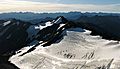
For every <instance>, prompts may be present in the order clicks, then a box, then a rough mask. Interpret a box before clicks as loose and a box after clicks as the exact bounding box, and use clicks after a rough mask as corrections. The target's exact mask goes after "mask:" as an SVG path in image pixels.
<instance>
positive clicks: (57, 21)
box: [54, 17, 62, 24]
mask: <svg viewBox="0 0 120 69" xmlns="http://www.w3.org/2000/svg"><path fill="white" fill-rule="evenodd" d="M60 22H62V18H61V17H59V18H58V19H57V20H56V21H55V22H54V23H56V24H59V23H60Z"/></svg>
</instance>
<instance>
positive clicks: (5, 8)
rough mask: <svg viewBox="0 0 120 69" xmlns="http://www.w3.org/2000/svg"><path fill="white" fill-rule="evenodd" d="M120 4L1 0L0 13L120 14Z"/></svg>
mask: <svg viewBox="0 0 120 69" xmlns="http://www.w3.org/2000/svg"><path fill="white" fill-rule="evenodd" d="M119 6H120V4H109V5H93V4H58V3H40V2H31V1H17V0H4V1H3V0H0V12H14V11H29V12H30V11H33V12H63V11H94V12H120V7H119Z"/></svg>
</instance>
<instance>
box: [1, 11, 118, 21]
mask: <svg viewBox="0 0 120 69" xmlns="http://www.w3.org/2000/svg"><path fill="white" fill-rule="evenodd" d="M95 15H98V16H106V15H110V16H120V13H101V12H100V13H89V12H86V13H81V12H68V13H67V12H66V13H62V12H61V13H32V12H11V13H1V14H0V20H1V19H9V18H15V19H19V20H23V21H32V22H33V21H34V20H37V21H38V20H39V21H42V20H43V19H46V18H56V17H57V16H64V17H65V18H66V19H68V20H76V19H78V18H80V17H81V16H89V17H90V16H95Z"/></svg>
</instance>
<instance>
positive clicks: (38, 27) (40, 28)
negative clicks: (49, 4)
mask: <svg viewBox="0 0 120 69" xmlns="http://www.w3.org/2000/svg"><path fill="white" fill-rule="evenodd" d="M51 25H53V24H52V23H51V22H46V23H45V26H42V25H39V26H35V29H39V30H42V29H43V28H46V27H48V26H51Z"/></svg>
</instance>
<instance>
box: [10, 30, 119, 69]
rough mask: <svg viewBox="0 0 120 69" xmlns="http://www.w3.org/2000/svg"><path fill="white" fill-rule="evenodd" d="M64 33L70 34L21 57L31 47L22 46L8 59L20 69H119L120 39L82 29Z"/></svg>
mask: <svg viewBox="0 0 120 69" xmlns="http://www.w3.org/2000/svg"><path fill="white" fill-rule="evenodd" d="M76 29H77V30H76ZM84 31H85V32H84ZM65 32H66V33H67V35H66V36H64V38H63V40H62V41H60V42H59V43H55V44H52V45H51V46H49V47H41V45H39V46H37V47H36V49H35V50H34V51H32V52H30V53H27V54H25V55H23V56H19V55H21V54H22V53H24V52H26V51H27V50H28V49H30V48H31V46H30V47H25V48H22V49H21V50H20V51H21V52H20V53H18V54H16V55H14V56H12V57H11V58H10V59H9V61H11V62H12V63H14V64H15V65H16V66H18V67H19V68H20V69H119V68H120V59H119V58H120V54H119V52H120V50H119V47H120V44H119V42H117V41H112V40H111V41H110V40H105V39H102V38H101V37H100V36H91V35H90V33H91V32H90V31H88V30H83V29H81V28H72V29H69V30H66V31H65Z"/></svg>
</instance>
